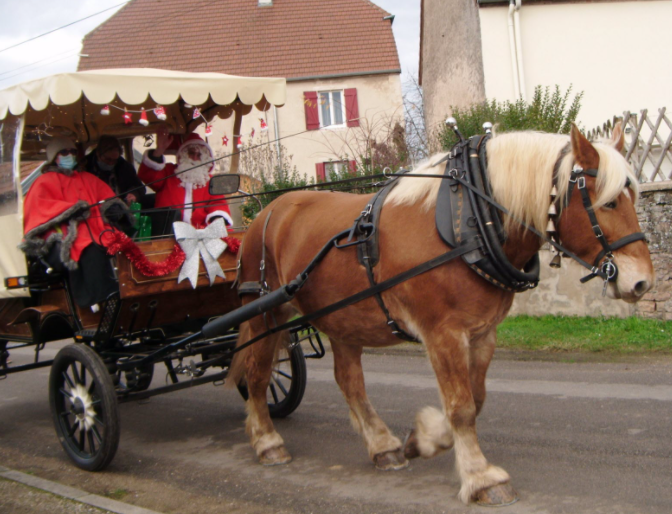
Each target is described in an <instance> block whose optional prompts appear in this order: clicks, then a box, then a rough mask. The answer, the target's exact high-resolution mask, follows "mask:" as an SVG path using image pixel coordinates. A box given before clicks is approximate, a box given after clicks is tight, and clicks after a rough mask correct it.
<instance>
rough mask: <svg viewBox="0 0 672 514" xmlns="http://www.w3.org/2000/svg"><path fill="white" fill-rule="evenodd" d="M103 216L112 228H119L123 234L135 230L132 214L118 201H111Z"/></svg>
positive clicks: (130, 233) (131, 232)
mask: <svg viewBox="0 0 672 514" xmlns="http://www.w3.org/2000/svg"><path fill="white" fill-rule="evenodd" d="M105 218H107V221H108V223H109V224H110V225H112V226H113V227H114V228H117V229H119V230H121V231H122V232H123V233H124V234H126V235H128V236H130V235H132V234H133V233H134V232H135V227H134V226H133V215H132V214H131V211H130V210H129V209H126V208H124V207H123V206H122V205H121V204H119V203H113V204H112V205H110V206H109V207H108V208H107V209H105Z"/></svg>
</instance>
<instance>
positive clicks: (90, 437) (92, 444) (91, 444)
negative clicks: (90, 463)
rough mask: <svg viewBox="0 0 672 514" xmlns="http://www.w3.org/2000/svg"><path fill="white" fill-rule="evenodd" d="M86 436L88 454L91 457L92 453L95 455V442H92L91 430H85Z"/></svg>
mask: <svg viewBox="0 0 672 514" xmlns="http://www.w3.org/2000/svg"><path fill="white" fill-rule="evenodd" d="M86 435H87V438H88V440H89V449H90V450H91V451H90V452H89V453H91V455H93V454H94V453H96V444H95V441H94V440H93V430H87V431H86Z"/></svg>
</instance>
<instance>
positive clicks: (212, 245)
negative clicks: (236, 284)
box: [173, 218, 228, 289]
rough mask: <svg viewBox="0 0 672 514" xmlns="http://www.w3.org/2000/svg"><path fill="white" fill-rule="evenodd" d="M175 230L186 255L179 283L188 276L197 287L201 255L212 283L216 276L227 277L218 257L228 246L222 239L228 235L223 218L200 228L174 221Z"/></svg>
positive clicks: (178, 278) (194, 286)
mask: <svg viewBox="0 0 672 514" xmlns="http://www.w3.org/2000/svg"><path fill="white" fill-rule="evenodd" d="M173 232H174V233H175V239H176V240H177V242H178V243H179V245H180V246H181V247H182V250H184V253H185V255H186V259H185V260H184V264H183V265H182V269H181V270H180V276H179V277H177V283H178V284H179V283H180V282H182V281H183V280H184V279H185V278H188V279H189V282H191V287H193V288H194V289H196V282H197V281H198V268H199V255H200V256H201V257H202V258H203V264H205V269H206V271H207V272H208V278H209V279H210V285H212V284H213V282H214V281H215V277H222V278H224V279H226V276H225V275H224V271H223V270H222V267H221V266H220V265H219V262H217V259H218V258H219V256H220V255H221V254H222V252H223V251H224V250H226V247H227V244H226V243H225V242H224V241H222V238H223V237H226V236H227V235H228V232H227V231H226V226H225V225H224V219H223V218H217V220H216V221H213V222H212V223H210V225H208V226H207V227H206V228H204V229H200V230H198V229H196V228H194V227H192V226H191V224H189V223H184V222H182V221H176V222H175V223H173Z"/></svg>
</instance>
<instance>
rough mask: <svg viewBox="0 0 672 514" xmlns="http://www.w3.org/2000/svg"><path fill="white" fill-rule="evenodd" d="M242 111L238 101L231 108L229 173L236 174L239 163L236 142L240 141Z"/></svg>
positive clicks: (238, 151) (242, 107)
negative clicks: (231, 141)
mask: <svg viewBox="0 0 672 514" xmlns="http://www.w3.org/2000/svg"><path fill="white" fill-rule="evenodd" d="M243 109H244V106H243V105H242V104H241V103H240V101H236V103H235V105H234V106H233V112H234V118H233V146H234V148H233V155H231V167H230V169H229V173H238V163H239V162H240V150H239V149H238V147H237V146H236V143H237V142H240V141H241V134H240V128H241V126H242V124H243Z"/></svg>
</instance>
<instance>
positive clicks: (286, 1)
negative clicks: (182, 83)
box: [79, 0, 400, 78]
mask: <svg viewBox="0 0 672 514" xmlns="http://www.w3.org/2000/svg"><path fill="white" fill-rule="evenodd" d="M257 2H258V0H225V1H224V0H218V1H217V2H213V1H212V0H193V1H192V2H190V3H189V4H188V5H189V7H188V10H185V2H184V1H183V0H133V1H132V2H130V3H129V4H127V5H126V6H125V7H124V8H122V9H121V10H120V11H119V12H118V13H117V14H116V15H114V16H113V17H112V18H110V19H109V20H108V21H106V22H105V23H103V24H102V25H100V26H99V27H98V28H96V29H95V30H93V31H92V32H91V33H89V34H88V35H87V36H86V37H85V38H84V44H83V48H82V53H83V54H87V55H88V56H89V57H86V58H82V59H80V62H79V70H80V71H84V70H92V69H104V68H114V67H162V68H168V69H173V70H183V71H215V72H220V73H228V74H231V75H248V76H279V77H286V78H296V77H306V76H320V75H332V74H335V73H349V72H370V71H387V70H398V69H399V68H400V66H399V57H398V54H397V48H396V45H395V42H394V37H393V35H392V28H391V24H390V22H389V21H388V20H383V17H384V16H387V13H386V12H385V11H384V10H382V9H381V8H380V7H378V6H376V5H374V4H373V3H371V2H370V1H368V0H274V2H273V6H271V7H258V5H257Z"/></svg>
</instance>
